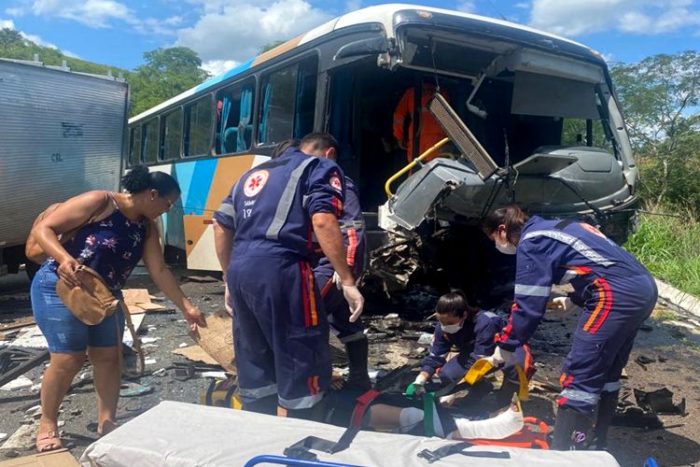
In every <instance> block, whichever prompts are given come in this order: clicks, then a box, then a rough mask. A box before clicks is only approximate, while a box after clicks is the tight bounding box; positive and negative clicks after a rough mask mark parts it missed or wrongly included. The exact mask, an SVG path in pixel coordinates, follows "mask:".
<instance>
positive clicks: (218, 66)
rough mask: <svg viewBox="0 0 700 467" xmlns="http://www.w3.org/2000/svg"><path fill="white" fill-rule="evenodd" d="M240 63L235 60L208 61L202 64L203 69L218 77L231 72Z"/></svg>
mask: <svg viewBox="0 0 700 467" xmlns="http://www.w3.org/2000/svg"><path fill="white" fill-rule="evenodd" d="M239 63H240V62H237V61H235V60H207V61H206V62H202V69H204V70H206V71H208V72H209V73H210V74H211V75H212V76H216V75H220V74H221V73H223V72H225V71H228V70H230V69H231V68H233V67H235V66H236V65H238V64H239Z"/></svg>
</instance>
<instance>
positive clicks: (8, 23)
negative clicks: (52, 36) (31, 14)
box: [0, 18, 58, 49]
mask: <svg viewBox="0 0 700 467" xmlns="http://www.w3.org/2000/svg"><path fill="white" fill-rule="evenodd" d="M0 29H14V30H16V31H17V32H18V33H19V35H20V36H22V38H23V39H24V40H26V41H31V42H34V43H35V44H36V45H40V46H42V47H47V48H49V49H58V47H56V45H55V44H52V43H51V42H47V41H45V40H44V39H42V38H41V37H39V36H37V35H36V34H27V33H26V32H24V31H19V30H17V28H16V27H15V22H14V21H12V20H11V19H2V18H0Z"/></svg>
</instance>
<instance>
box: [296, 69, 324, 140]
mask: <svg viewBox="0 0 700 467" xmlns="http://www.w3.org/2000/svg"><path fill="white" fill-rule="evenodd" d="M317 81H318V58H316V57H313V58H312V59H310V60H305V61H304V62H302V63H301V64H300V65H299V75H298V79H297V96H296V108H295V110H294V137H295V138H297V139H301V138H303V137H304V136H305V135H307V134H309V133H311V132H312V131H314V114H315V110H316V82H317Z"/></svg>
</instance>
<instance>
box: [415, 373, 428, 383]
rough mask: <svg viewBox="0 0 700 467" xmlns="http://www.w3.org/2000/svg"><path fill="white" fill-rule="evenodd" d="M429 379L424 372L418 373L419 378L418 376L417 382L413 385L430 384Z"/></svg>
mask: <svg viewBox="0 0 700 467" xmlns="http://www.w3.org/2000/svg"><path fill="white" fill-rule="evenodd" d="M428 379H430V378H429V377H428V376H425V375H424V374H423V373H422V372H421V373H418V376H416V380H415V381H414V382H413V384H425V383H427V382H428Z"/></svg>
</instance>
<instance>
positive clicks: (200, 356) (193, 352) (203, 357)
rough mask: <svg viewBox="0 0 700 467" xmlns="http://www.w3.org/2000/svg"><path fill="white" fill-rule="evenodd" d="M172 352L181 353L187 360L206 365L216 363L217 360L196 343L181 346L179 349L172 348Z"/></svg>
mask: <svg viewBox="0 0 700 467" xmlns="http://www.w3.org/2000/svg"><path fill="white" fill-rule="evenodd" d="M173 353H174V354H177V355H182V356H183V357H185V358H186V359H188V360H192V361H193V362H202V363H206V364H207V365H218V364H219V362H217V361H216V360H214V358H212V356H211V355H209V354H208V353H206V352H205V351H204V349H203V348H201V347H200V346H198V345H190V346H189V347H183V348H181V349H175V350H173Z"/></svg>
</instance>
